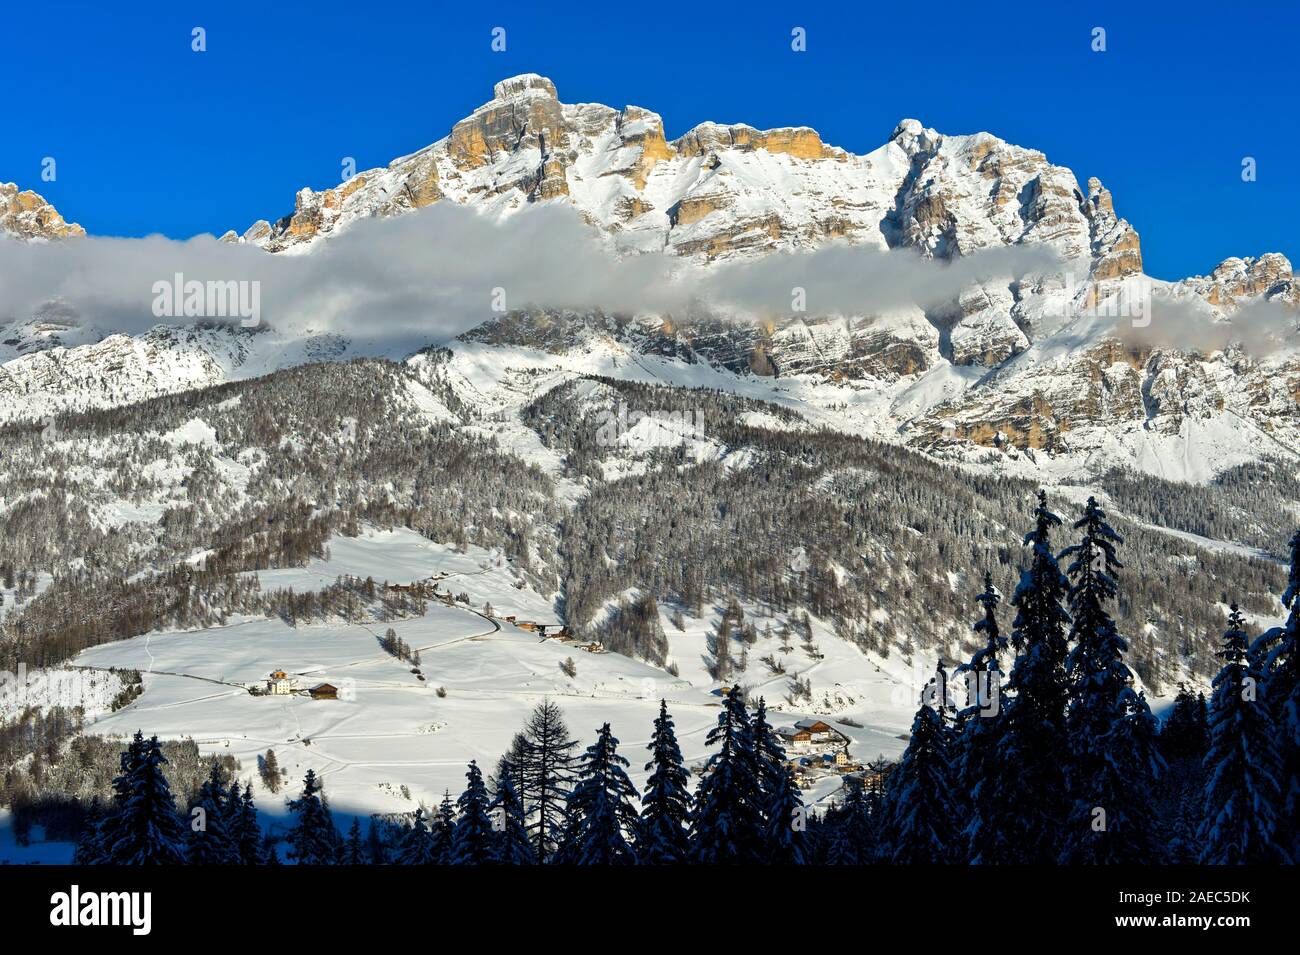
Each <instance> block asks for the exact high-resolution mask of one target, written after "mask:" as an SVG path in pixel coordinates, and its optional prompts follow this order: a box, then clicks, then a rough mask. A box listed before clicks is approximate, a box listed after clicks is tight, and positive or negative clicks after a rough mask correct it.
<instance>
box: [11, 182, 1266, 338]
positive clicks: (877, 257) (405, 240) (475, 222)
mask: <svg viewBox="0 0 1300 955" xmlns="http://www.w3.org/2000/svg"><path fill="white" fill-rule="evenodd" d="M1063 268H1068V266H1067V264H1066V263H1064V262H1063V261H1062V260H1061V259H1060V257H1059V256H1058V255H1057V254H1056V253H1055V252H1054V251H1053V250H1052V249H1050V248H1049V247H1045V246H1010V247H1000V248H993V249H988V250H985V251H981V252H977V253H974V254H972V255H968V256H964V257H962V258H959V259H956V260H954V261H952V262H935V261H931V260H927V259H925V258H923V257H922V256H920V255H919V254H917V253H916V252H914V251H912V250H880V249H873V248H869V247H864V246H849V245H833V246H828V247H824V248H821V249H818V250H815V251H809V252H788V253H787V252H782V253H776V254H772V255H767V256H764V257H762V258H759V259H753V260H747V261H739V262H734V263H724V264H719V265H715V266H713V267H710V268H707V269H702V268H699V267H697V266H695V265H692V264H691V263H689V262H686V261H684V260H683V259H681V258H679V257H677V256H674V255H671V254H667V253H662V252H659V253H648V254H641V255H626V256H618V255H615V254H614V253H613V252H612V251H611V250H610V248H609V246H608V243H607V242H606V241H605V240H603V239H602V237H601V236H600V234H599V233H598V232H597V231H596V230H595V229H593V228H591V227H589V226H588V225H586V224H585V223H584V222H583V221H582V220H581V219H580V217H579V216H578V214H577V213H576V211H575V210H573V209H572V208H570V207H566V206H558V205H551V206H541V207H530V208H527V209H524V210H522V211H520V212H518V213H517V214H515V215H513V216H511V217H510V218H509V219H508V220H506V221H505V222H504V223H500V222H498V221H497V220H494V219H491V218H489V217H487V216H484V215H481V214H479V213H477V212H475V211H474V210H472V209H469V208H465V207H462V206H457V205H454V204H452V203H439V204H437V205H435V206H432V207H430V208H428V209H425V210H422V211H421V212H419V213H416V214H412V215H407V216H400V217H396V218H390V219H374V220H365V221H361V222H357V223H355V224H354V225H353V226H352V227H350V228H349V229H347V230H346V231H344V232H342V233H340V234H338V235H335V236H333V237H331V238H330V239H328V240H327V241H324V242H320V243H317V245H316V247H315V248H314V249H313V250H312V251H311V252H310V253H309V254H294V253H280V254H275V255H273V254H269V253H266V252H263V251H262V250H260V249H257V248H254V247H250V246H241V245H232V244H226V243H221V242H218V241H217V240H216V239H214V238H213V237H211V236H200V237H197V238H194V239H190V240H187V241H177V240H171V239H166V238H163V237H160V236H153V237H149V238H145V239H112V238H85V239H78V240H75V241H64V242H55V243H46V244H30V243H21V242H16V241H0V321H2V320H8V319H10V318H19V319H25V318H28V317H30V316H31V315H32V314H33V313H35V312H36V311H37V310H38V309H39V308H40V307H41V306H42V305H43V304H44V303H47V302H49V301H51V300H61V301H63V302H66V303H68V304H69V305H71V306H72V307H73V308H74V309H75V310H76V312H77V313H78V314H79V315H80V316H81V318H82V320H83V321H85V322H87V323H88V324H92V325H95V326H97V327H99V328H101V329H103V330H105V331H110V332H118V331H121V332H127V333H130V334H138V333H140V332H142V331H145V330H147V329H148V328H150V327H152V326H153V325H155V324H158V323H160V322H167V323H174V322H176V321H178V320H179V321H184V320H185V316H183V315H182V316H178V317H160V316H159V315H158V314H157V313H156V310H155V307H154V306H155V300H156V299H157V291H156V286H157V284H158V283H160V282H161V283H172V282H174V279H175V277H176V276H178V275H180V276H183V277H184V279H185V281H186V282H190V281H193V282H199V283H207V282H220V283H231V282H233V283H257V284H258V306H259V312H260V315H259V317H260V319H261V320H262V321H263V322H264V323H266V324H269V325H271V326H272V327H275V328H276V329H278V330H281V331H284V332H287V333H294V332H299V331H301V332H308V331H310V332H314V333H329V332H333V333H339V334H343V335H347V336H349V337H352V338H354V339H356V340H357V341H358V342H372V343H376V344H379V345H384V344H388V345H389V346H390V347H393V348H407V349H414V348H416V347H419V346H421V345H423V344H427V343H430V342H434V341H438V340H441V339H445V338H447V337H449V336H452V335H456V334H459V333H460V332H463V331H466V330H467V329H469V328H472V327H474V326H475V325H478V324H480V323H482V322H483V321H486V320H488V319H490V318H492V317H493V315H494V313H495V312H499V311H500V310H502V309H506V310H514V309H520V308H528V307H533V308H552V309H575V310H587V309H592V308H600V309H603V310H605V311H607V312H628V313H641V312H654V313H659V314H680V313H682V312H683V311H695V310H698V309H700V308H708V309H717V310H720V311H721V312H723V313H726V314H731V315H735V316H738V317H755V318H762V317H773V316H779V315H788V314H791V313H792V312H794V311H801V310H804V311H806V312H807V313H808V314H811V315H818V314H823V315H824V314H847V315H879V314H882V313H889V312H891V311H894V310H897V309H902V308H906V307H909V306H912V307H914V306H920V307H922V308H932V307H939V306H942V305H944V304H945V303H948V302H951V301H952V300H954V299H955V298H956V297H957V296H958V295H959V294H960V293H961V292H962V291H963V290H965V289H968V288H970V287H971V285H972V284H974V283H977V282H989V281H1000V282H1001V283H1002V284H1004V285H1005V284H1007V283H1009V282H1011V281H1013V280H1015V279H1016V278H1019V277H1022V276H1025V275H1034V274H1046V273H1053V272H1059V271H1061V270H1062V269H1063ZM800 299H801V300H800ZM1188 308H1189V314H1191V313H1192V312H1193V311H1194V310H1192V309H1191V308H1190V306H1189V307H1188ZM205 317H213V316H210V315H208V316H205ZM1203 317H1204V316H1203V315H1198V316H1196V318H1197V320H1198V321H1200V320H1201V319H1203ZM1271 321H1274V317H1272V316H1270V317H1269V319H1268V321H1264V319H1262V318H1261V325H1267V324H1268V323H1269V322H1271ZM1172 324H1174V323H1169V324H1166V323H1164V322H1160V323H1159V325H1158V326H1157V327H1155V328H1152V329H1150V330H1149V331H1150V332H1151V333H1152V334H1159V333H1160V332H1161V328H1160V327H1159V326H1164V328H1166V329H1169V334H1170V335H1171V336H1175V337H1176V336H1177V335H1178V334H1179V333H1178V332H1177V331H1176V330H1174V329H1172V328H1170V327H1169V326H1170V325H1172ZM1225 334H1226V332H1225ZM1207 339H1208V331H1207ZM1169 343H1170V344H1173V345H1179V344H1182V345H1184V347H1185V346H1186V343H1185V342H1181V343H1180V342H1179V341H1177V340H1171V341H1170V342H1169Z"/></svg>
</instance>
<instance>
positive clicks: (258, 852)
mask: <svg viewBox="0 0 1300 955" xmlns="http://www.w3.org/2000/svg"><path fill="white" fill-rule="evenodd" d="M234 791H235V790H234V787H233V786H232V788H231V792H232V793H233V792H234ZM235 845H236V849H237V853H238V856H239V862H240V864H241V865H261V864H262V863H263V862H264V861H265V852H264V851H263V844H262V827H261V825H259V824H258V821H257V806H256V805H255V804H254V803H253V784H252V783H245V784H244V797H243V798H242V799H241V800H240V801H239V825H238V830H237V834H236V838H235Z"/></svg>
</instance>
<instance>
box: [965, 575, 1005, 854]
mask: <svg viewBox="0 0 1300 955" xmlns="http://www.w3.org/2000/svg"><path fill="white" fill-rule="evenodd" d="M975 599H976V600H977V601H978V602H979V604H980V607H981V608H982V609H983V615H982V616H981V618H980V619H979V620H978V621H976V623H975V625H974V627H973V629H974V631H975V634H976V636H978V637H982V638H983V639H984V645H983V646H982V647H980V648H979V649H978V650H976V651H975V654H974V655H973V656H972V657H971V659H970V662H968V663H964V664H962V665H961V666H960V667H959V668H958V672H960V673H964V674H965V677H966V706H965V707H964V708H963V709H961V710H960V711H959V712H958V713H957V719H956V724H955V726H954V728H953V740H954V752H953V754H952V765H953V780H954V793H953V798H954V802H955V803H956V804H957V805H959V806H960V807H961V815H962V817H963V819H964V820H965V821H964V824H963V825H962V827H961V832H960V835H959V837H958V839H957V846H956V847H955V848H956V849H957V850H958V851H960V852H961V853H962V854H963V855H964V857H965V858H968V859H974V858H977V857H978V856H979V854H980V850H981V848H982V847H983V846H984V845H985V844H986V843H987V842H989V841H992V840H993V839H995V837H994V836H993V835H992V834H991V830H992V828H993V827H994V826H996V825H997V821H998V818H999V816H1000V815H1001V814H1002V812H1003V808H1004V807H1002V806H1000V805H997V804H996V803H994V802H992V796H993V793H994V792H995V791H996V790H997V785H996V777H997V774H998V772H999V757H1000V751H1001V749H1002V745H1003V744H1002V729H1003V723H1002V706H1003V703H1004V700H1003V699H1002V655H1003V654H1004V653H1005V652H1006V649H1007V640H1006V638H1005V637H1004V636H1002V631H1001V628H1000V627H999V625H998V604H999V603H1000V602H1001V599H1002V598H1001V597H1000V596H999V595H998V592H997V591H996V590H995V589H994V587H993V576H992V574H990V573H988V572H987V571H986V572H985V574H984V591H983V592H982V593H981V594H980V595H979V596H978V597H976V598H975Z"/></svg>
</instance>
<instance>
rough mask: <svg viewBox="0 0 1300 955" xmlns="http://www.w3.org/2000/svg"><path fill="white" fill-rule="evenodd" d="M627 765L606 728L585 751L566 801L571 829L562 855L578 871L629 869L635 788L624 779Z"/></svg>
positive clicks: (632, 858)
mask: <svg viewBox="0 0 1300 955" xmlns="http://www.w3.org/2000/svg"><path fill="white" fill-rule="evenodd" d="M627 765H628V761H627V760H626V759H624V758H623V757H622V756H620V755H619V753H618V739H617V738H615V736H614V733H613V731H612V730H611V729H610V726H609V724H608V723H605V724H603V725H602V726H601V727H600V729H599V731H597V734H596V741H595V742H594V743H592V744H591V746H589V747H587V750H586V752H585V753H584V754H583V756H582V759H581V761H580V763H579V767H578V779H577V783H576V784H575V785H574V787H573V792H572V794H571V795H570V797H569V805H568V816H569V819H570V820H571V825H570V828H569V831H568V833H567V838H566V844H565V846H564V851H563V855H564V858H565V860H566V861H572V862H574V863H576V864H578V865H633V864H635V863H636V861H637V856H636V850H635V849H634V848H633V843H634V841H635V839H636V833H637V823H638V821H639V817H638V815H637V811H636V806H635V805H634V802H635V800H636V787H634V786H633V785H632V780H630V779H629V778H628V776H627V771H626V769H625V767H626V766H627Z"/></svg>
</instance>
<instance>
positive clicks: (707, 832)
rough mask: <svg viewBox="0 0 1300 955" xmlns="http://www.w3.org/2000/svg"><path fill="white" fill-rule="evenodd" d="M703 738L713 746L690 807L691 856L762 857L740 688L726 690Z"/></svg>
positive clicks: (722, 859) (700, 859) (704, 859)
mask: <svg viewBox="0 0 1300 955" xmlns="http://www.w3.org/2000/svg"><path fill="white" fill-rule="evenodd" d="M705 742H706V743H707V744H708V745H709V746H715V745H716V746H717V747H718V751H717V752H716V753H714V754H713V755H712V756H710V757H709V759H708V762H707V763H706V764H705V766H704V778H703V779H701V780H700V784H699V786H697V787H696V790H695V803H694V806H693V808H692V812H691V861H693V862H697V863H704V864H715V863H754V862H759V861H761V860H762V857H763V835H764V833H763V825H762V822H763V820H762V815H761V813H760V809H759V806H758V799H759V792H758V779H757V778H756V774H755V766H756V760H755V758H754V752H753V749H752V748H751V747H752V736H751V733H750V726H749V713H748V711H747V710H746V709H745V700H744V697H743V696H742V695H741V692H740V687H739V686H733V687H732V688H731V690H730V692H729V693H728V694H727V701H726V703H725V704H723V707H722V712H721V713H720V714H719V715H718V722H717V725H716V726H714V727H713V728H712V729H710V730H709V735H708V737H707V738H706V740H705Z"/></svg>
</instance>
